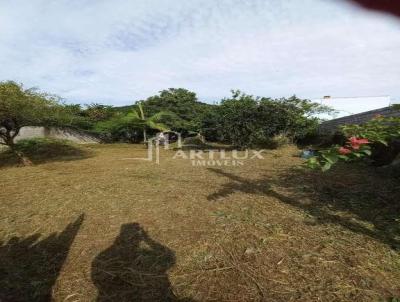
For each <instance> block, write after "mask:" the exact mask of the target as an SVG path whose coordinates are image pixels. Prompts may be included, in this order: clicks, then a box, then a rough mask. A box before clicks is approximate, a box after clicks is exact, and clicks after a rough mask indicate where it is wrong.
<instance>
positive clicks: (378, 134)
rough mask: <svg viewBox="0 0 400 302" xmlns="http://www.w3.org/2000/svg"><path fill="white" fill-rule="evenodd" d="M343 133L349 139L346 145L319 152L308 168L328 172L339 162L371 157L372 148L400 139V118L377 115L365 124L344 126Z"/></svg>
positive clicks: (308, 163)
mask: <svg viewBox="0 0 400 302" xmlns="http://www.w3.org/2000/svg"><path fill="white" fill-rule="evenodd" d="M341 131H342V132H343V133H344V134H345V135H346V136H347V137H349V139H348V141H347V143H346V145H345V146H337V145H336V146H332V147H331V148H329V149H326V150H322V151H319V152H318V153H317V155H316V156H314V157H311V158H310V159H308V160H307V165H308V167H310V168H312V169H321V170H322V171H327V170H329V169H330V168H331V167H332V166H333V165H334V164H336V163H337V162H338V161H346V162H348V161H355V160H360V159H363V158H365V157H369V156H371V154H372V150H371V146H373V145H378V144H381V145H384V146H388V145H389V144H390V143H391V141H392V140H394V139H398V138H400V117H382V116H379V115H377V116H376V117H374V118H373V119H372V120H370V121H368V122H366V123H364V124H360V125H346V126H343V127H342V128H341Z"/></svg>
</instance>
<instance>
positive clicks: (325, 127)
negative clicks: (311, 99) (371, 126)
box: [319, 107, 400, 134]
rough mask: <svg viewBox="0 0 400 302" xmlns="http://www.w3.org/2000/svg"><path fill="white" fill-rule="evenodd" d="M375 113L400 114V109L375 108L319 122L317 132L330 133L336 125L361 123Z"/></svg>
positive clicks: (392, 115) (336, 127)
mask: <svg viewBox="0 0 400 302" xmlns="http://www.w3.org/2000/svg"><path fill="white" fill-rule="evenodd" d="M376 115H382V116H385V117H394V116H400V110H395V109H393V108H392V107H384V108H380V109H376V110H371V111H367V112H362V113H358V114H353V115H349V116H345V117H341V118H337V119H334V120H330V121H326V122H323V123H321V125H320V126H319V132H320V133H321V134H330V133H333V132H335V131H336V130H337V129H338V127H340V126H342V125H349V124H362V123H365V122H367V121H369V120H371V119H373V118H374V117H375V116H376Z"/></svg>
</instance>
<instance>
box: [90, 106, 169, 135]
mask: <svg viewBox="0 0 400 302" xmlns="http://www.w3.org/2000/svg"><path fill="white" fill-rule="evenodd" d="M169 115H170V114H169V113H168V112H164V111H161V112H158V113H156V114H154V115H152V116H150V117H148V118H146V117H145V115H144V111H143V106H142V104H141V103H138V110H137V109H136V108H135V109H134V110H132V111H131V112H129V113H128V114H124V113H117V114H115V116H113V117H112V118H111V119H109V120H106V121H102V122H99V123H97V125H96V130H97V131H98V132H100V133H102V132H103V133H114V134H118V133H120V132H126V131H128V132H131V133H132V132H133V131H136V130H138V129H140V130H142V131H143V139H144V142H145V143H146V142H147V130H148V129H157V130H160V131H166V130H169V129H168V127H167V126H165V125H164V124H163V123H161V119H162V118H163V117H164V116H169Z"/></svg>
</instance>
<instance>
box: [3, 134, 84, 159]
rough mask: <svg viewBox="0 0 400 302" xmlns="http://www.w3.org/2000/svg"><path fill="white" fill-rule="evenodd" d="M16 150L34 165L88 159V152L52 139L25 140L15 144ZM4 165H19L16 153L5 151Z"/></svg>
mask: <svg viewBox="0 0 400 302" xmlns="http://www.w3.org/2000/svg"><path fill="white" fill-rule="evenodd" d="M15 150H16V151H18V152H21V153H23V154H24V155H25V156H26V157H28V158H29V159H30V160H31V161H32V162H33V163H42V162H46V161H52V160H57V159H78V158H85V157H88V156H89V155H90V154H89V152H88V151H86V150H83V149H82V148H80V147H79V146H76V145H75V144H73V143H71V142H69V141H67V140H60V139H52V138H31V139H23V140H20V141H18V142H17V143H16V144H15ZM0 157H1V161H2V162H3V164H5V165H7V164H17V163H18V162H19V160H18V158H17V157H16V156H15V153H14V152H12V151H11V150H5V151H4V152H2V153H1V155H0Z"/></svg>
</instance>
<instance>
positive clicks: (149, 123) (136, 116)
mask: <svg viewBox="0 0 400 302" xmlns="http://www.w3.org/2000/svg"><path fill="white" fill-rule="evenodd" d="M138 108H139V112H138V111H136V110H135V111H133V113H132V119H133V122H134V123H135V124H137V125H139V126H140V128H142V129H143V140H144V142H145V143H146V142H147V129H157V130H160V131H166V130H169V129H168V127H167V126H165V125H164V124H163V123H161V122H160V121H161V119H162V117H164V116H168V115H169V113H168V112H164V111H160V112H158V113H156V114H153V115H152V116H150V117H148V118H146V117H145V115H144V110H143V105H142V102H138ZM128 115H129V114H128Z"/></svg>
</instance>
